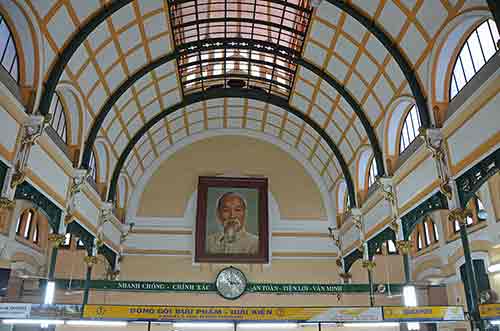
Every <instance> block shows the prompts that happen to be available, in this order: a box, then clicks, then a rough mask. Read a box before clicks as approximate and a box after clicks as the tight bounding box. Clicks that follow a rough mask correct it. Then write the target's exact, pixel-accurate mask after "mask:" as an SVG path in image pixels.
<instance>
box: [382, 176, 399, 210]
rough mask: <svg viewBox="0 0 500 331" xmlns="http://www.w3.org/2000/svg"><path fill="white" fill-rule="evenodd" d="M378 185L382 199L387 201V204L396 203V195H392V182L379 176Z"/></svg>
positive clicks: (392, 204)
mask: <svg viewBox="0 0 500 331" xmlns="http://www.w3.org/2000/svg"><path fill="white" fill-rule="evenodd" d="M379 181H380V184H381V185H380V186H381V190H382V194H383V196H384V199H385V200H387V202H389V204H390V205H391V207H392V206H394V205H395V204H396V197H395V195H394V190H393V188H392V183H391V179H390V178H380V179H379Z"/></svg>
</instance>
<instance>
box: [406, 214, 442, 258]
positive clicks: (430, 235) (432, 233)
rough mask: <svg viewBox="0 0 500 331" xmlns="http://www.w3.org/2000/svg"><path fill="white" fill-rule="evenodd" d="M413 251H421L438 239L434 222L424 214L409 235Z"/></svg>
mask: <svg viewBox="0 0 500 331" xmlns="http://www.w3.org/2000/svg"><path fill="white" fill-rule="evenodd" d="M411 237H412V242H413V247H414V248H415V251H417V252H418V251H421V250H423V249H424V248H427V247H429V246H431V245H432V244H434V243H437V242H438V241H439V233H438V230H437V227H436V224H435V223H434V221H433V220H432V218H431V217H430V216H426V217H425V218H424V220H423V221H422V223H420V224H417V226H416V227H415V230H413V233H412V235H411Z"/></svg>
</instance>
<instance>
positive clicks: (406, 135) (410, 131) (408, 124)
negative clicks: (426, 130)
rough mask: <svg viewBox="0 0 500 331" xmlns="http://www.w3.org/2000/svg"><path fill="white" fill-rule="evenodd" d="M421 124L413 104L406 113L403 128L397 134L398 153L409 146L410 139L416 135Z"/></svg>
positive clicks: (413, 138)
mask: <svg viewBox="0 0 500 331" xmlns="http://www.w3.org/2000/svg"><path fill="white" fill-rule="evenodd" d="M421 125H422V123H421V122H420V116H419V115H418V109H417V106H416V105H413V106H411V108H410V110H409V111H408V113H407V114H406V117H405V120H404V122H403V128H402V129H401V133H400V135H399V154H401V153H403V152H404V151H405V150H406V148H408V146H410V144H411V143H412V141H413V140H415V138H417V137H418V135H419V129H420V126H421Z"/></svg>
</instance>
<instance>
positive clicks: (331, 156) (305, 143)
mask: <svg viewBox="0 0 500 331" xmlns="http://www.w3.org/2000/svg"><path fill="white" fill-rule="evenodd" d="M478 3H479V4H478ZM472 5H475V6H479V5H480V6H485V7H487V6H486V4H482V3H481V2H480V1H474V4H469V3H467V2H465V1H449V0H441V1H403V0H401V1H396V0H380V1H365V0H351V1H346V2H344V1H335V0H323V1H322V3H321V5H320V7H319V8H313V7H311V5H310V3H309V1H308V0H273V1H263V0H238V1H229V0H226V1H224V0H147V1H139V0H135V1H130V0H128V1H126V0H125V1H120V0H106V1H105V0H86V1H80V0H61V1H55V0H54V1H50V0H46V1H35V0H29V6H31V7H32V9H33V10H34V11H35V12H36V16H37V20H38V21H39V25H40V27H41V32H42V36H43V38H44V39H45V44H46V46H45V63H44V70H45V79H48V78H49V77H50V73H51V70H53V69H54V66H55V64H56V63H57V60H58V56H60V54H61V53H63V52H64V50H65V49H66V48H68V45H71V43H72V41H73V40H74V39H75V36H77V35H78V34H79V33H81V31H82V30H83V31H85V29H88V26H89V25H92V24H93V26H92V30H91V31H90V33H89V34H88V36H87V37H85V38H84V39H83V40H82V42H81V43H79V44H77V46H78V47H77V49H76V51H75V52H74V53H73V54H72V56H71V57H70V58H69V60H68V61H67V62H66V65H65V66H64V70H63V72H62V75H61V77H60V80H59V82H60V83H62V82H66V83H68V84H71V85H73V86H74V88H75V90H76V91H77V92H78V94H79V96H80V98H81V99H82V101H83V104H84V107H83V108H84V122H85V123H84V128H85V132H84V134H83V136H84V137H89V134H90V136H91V135H92V130H94V135H95V138H98V139H99V140H100V141H104V142H105V143H106V145H107V148H108V150H109V151H110V157H109V166H110V169H111V171H112V170H113V169H115V167H116V165H117V163H118V164H119V165H120V164H123V167H122V168H120V169H119V170H118V171H120V170H121V172H120V174H122V175H124V176H126V177H128V178H129V180H130V182H131V183H132V185H134V184H136V183H137V181H138V180H139V178H140V177H141V176H142V174H143V173H144V171H145V170H146V169H148V167H150V166H151V164H152V163H153V162H154V161H155V160H156V159H158V158H159V156H160V155H161V154H162V153H164V152H165V151H167V150H168V149H169V148H172V147H174V146H175V145H176V144H179V143H180V142H182V141H183V139H185V138H186V137H189V136H193V135H196V134H197V133H200V132H203V131H210V130H224V129H232V130H233V131H234V129H240V130H241V132H245V131H257V132H260V133H263V134H265V135H268V136H269V137H274V138H278V139H281V140H283V141H284V142H285V143H286V144H287V145H289V146H290V148H291V149H296V150H297V151H298V152H300V153H301V154H302V155H303V156H304V158H305V159H307V160H308V162H310V163H311V164H312V165H313V167H314V168H315V169H316V171H317V172H318V174H319V175H320V176H321V177H322V178H323V180H324V182H325V185H326V186H327V187H328V189H329V190H330V191H333V190H334V189H335V187H336V184H337V183H338V182H339V181H340V180H342V179H343V178H344V177H345V169H342V164H340V163H339V162H342V161H339V158H338V153H337V154H336V151H335V150H334V149H337V152H340V154H341V156H342V158H343V162H345V165H346V166H347V168H348V170H350V173H351V174H352V175H353V176H354V175H355V174H356V171H355V170H354V167H355V164H356V162H355V159H356V156H357V155H358V152H359V151H360V149H361V148H363V147H364V146H367V145H368V146H369V145H371V146H372V148H373V146H375V145H377V144H378V146H377V148H379V149H380V146H381V145H382V143H383V141H384V137H383V134H384V133H383V123H384V116H385V115H386V113H387V112H388V109H389V106H390V105H391V102H393V101H394V100H395V99H396V98H397V97H399V96H402V95H407V96H416V94H418V93H416V89H415V86H417V87H418V88H419V89H420V90H419V92H420V93H421V95H420V97H423V98H424V99H423V100H425V97H426V95H427V91H426V88H427V77H426V75H427V65H428V60H429V57H430V52H431V49H432V45H433V42H434V40H435V38H436V35H437V33H438V32H439V31H440V29H441V28H442V27H443V26H444V24H445V23H446V22H447V21H449V20H450V19H451V18H452V17H454V16H455V15H457V13H459V12H462V11H465V10H467V8H468V7H470V6H472ZM106 11H108V12H109V13H112V14H110V15H109V13H108V15H109V16H108V17H107V18H105V19H104V20H103V21H102V22H96V21H95V18H96V17H97V16H99V15H103V13H106ZM356 15H358V18H359V15H361V16H362V17H365V18H366V20H367V21H368V22H374V24H371V23H370V24H371V25H375V26H377V27H378V28H379V29H380V31H382V32H383V33H384V35H385V36H386V37H388V38H389V40H390V41H392V43H393V47H394V48H395V49H397V50H398V52H399V54H402V55H403V57H404V59H405V61H406V64H407V69H410V70H409V71H411V72H412V73H413V74H414V77H416V78H417V80H416V82H415V81H414V82H413V86H412V85H411V84H412V81H411V79H409V78H411V75H409V74H408V72H406V73H405V72H403V70H402V68H403V67H402V66H401V63H398V61H397V60H398V59H397V58H396V57H395V56H394V54H392V53H391V52H390V50H389V49H388V48H387V47H386V45H385V46H384V45H383V44H382V42H381V40H380V38H379V37H378V36H377V35H376V34H375V33H374V31H373V30H372V31H370V30H368V29H367V28H366V27H365V26H364V25H363V24H362V23H360V20H359V19H356ZM101 17H106V16H101ZM87 32H88V31H87ZM132 78H133V79H132ZM131 79H132V80H131ZM415 84H416V85H415ZM339 87H340V89H339ZM231 91H240V92H241V93H239V94H238V93H233V92H231ZM247 92H248V94H246V93H247ZM205 95H211V97H209V98H208V97H205ZM252 95H257V96H258V97H252ZM349 97H350V99H349ZM266 98H267V99H266ZM271 99H273V100H277V101H275V102H271V101H270V100H271ZM284 101H285V104H288V105H289V108H290V109H293V110H294V111H295V113H292V112H290V111H288V110H287V109H286V107H281V106H279V105H282V104H284V103H283V102H284ZM183 102H184V104H182V103H183ZM173 106H177V107H175V111H171V112H168V114H167V113H165V111H168V110H169V109H172V108H171V107H173ZM424 106H426V104H424ZM420 108H425V107H420ZM103 109H109V112H108V113H107V115H106V116H102V111H103ZM426 110H427V109H420V111H426ZM100 113H101V115H100V116H99V114H100ZM160 114H163V115H160ZM301 114H302V115H301ZM304 118H306V119H307V120H304ZM311 121H312V123H311ZM96 123H97V124H96ZM370 130H371V131H372V133H374V135H373V136H372V138H371V139H370ZM138 133H139V134H140V135H138ZM131 141H132V144H131V143H130V142H131ZM127 146H128V147H127ZM127 149H130V153H126V154H123V153H124V151H127ZM119 160H121V162H119ZM84 161H85V158H84ZM382 167H383V166H382ZM111 171H110V174H109V178H108V181H109V180H111Z"/></svg>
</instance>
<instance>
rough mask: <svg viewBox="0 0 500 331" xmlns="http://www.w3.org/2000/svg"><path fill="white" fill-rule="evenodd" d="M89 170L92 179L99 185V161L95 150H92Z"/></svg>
mask: <svg viewBox="0 0 500 331" xmlns="http://www.w3.org/2000/svg"><path fill="white" fill-rule="evenodd" d="M89 168H90V178H92V180H93V181H94V183H97V160H96V158H95V153H94V150H92V152H91V153H90V161H89Z"/></svg>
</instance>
